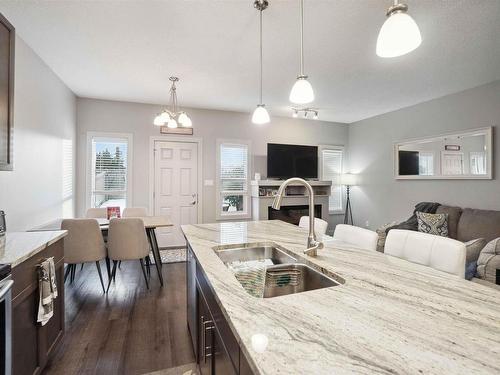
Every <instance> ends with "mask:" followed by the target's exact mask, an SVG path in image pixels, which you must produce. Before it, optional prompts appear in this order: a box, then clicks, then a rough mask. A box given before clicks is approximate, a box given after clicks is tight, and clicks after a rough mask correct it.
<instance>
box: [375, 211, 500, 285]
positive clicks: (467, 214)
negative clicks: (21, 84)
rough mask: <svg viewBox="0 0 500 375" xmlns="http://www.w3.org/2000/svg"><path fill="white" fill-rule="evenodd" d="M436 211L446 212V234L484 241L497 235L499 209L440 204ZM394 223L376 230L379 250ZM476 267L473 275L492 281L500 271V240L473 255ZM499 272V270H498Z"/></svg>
mask: <svg viewBox="0 0 500 375" xmlns="http://www.w3.org/2000/svg"><path fill="white" fill-rule="evenodd" d="M435 213H444V214H448V233H449V237H450V238H453V239H456V240H458V241H462V242H468V241H471V240H475V239H478V238H484V239H485V240H486V244H488V243H489V242H490V241H492V240H494V239H496V238H499V237H500V211H492V210H478V209H473V208H461V207H452V206H446V205H439V207H437V210H436V211H435ZM397 225H398V224H397V223H391V224H387V225H384V226H383V227H381V228H379V229H378V230H377V233H378V234H379V242H378V248H377V250H378V251H382V252H383V248H384V244H385V238H386V234H387V233H386V232H387V229H388V228H392V227H394V226H396V227H397ZM474 257H477V258H476V259H472V260H474V261H476V260H477V263H478V268H477V274H476V277H479V278H481V279H483V280H486V281H489V282H492V283H495V282H496V281H498V280H497V270H500V241H498V244H490V245H489V246H488V245H487V246H486V247H485V248H484V249H483V250H482V251H481V252H480V253H478V254H475V256H474ZM470 260H471V259H468V261H470ZM498 272H500V271H498Z"/></svg>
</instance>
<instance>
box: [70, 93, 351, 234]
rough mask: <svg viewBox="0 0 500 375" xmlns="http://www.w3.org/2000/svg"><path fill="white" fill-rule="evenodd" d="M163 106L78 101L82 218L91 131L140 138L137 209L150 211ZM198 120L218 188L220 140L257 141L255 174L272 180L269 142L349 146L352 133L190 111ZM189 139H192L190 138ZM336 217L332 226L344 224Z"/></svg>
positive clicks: (207, 171) (211, 202) (209, 215)
mask: <svg viewBox="0 0 500 375" xmlns="http://www.w3.org/2000/svg"><path fill="white" fill-rule="evenodd" d="M160 108H161V107H160V106H157V105H150V104H137V103H125V102H117V101H106V100H95V99H84V98H78V99H77V123H78V136H77V138H78V146H77V155H78V156H77V160H78V165H77V171H78V175H77V214H78V215H83V214H84V212H85V191H86V186H85V163H86V156H85V152H86V134H87V132H89V131H102V132H122V133H132V134H133V136H134V161H133V189H132V194H133V197H132V203H133V205H136V206H144V207H148V206H149V152H150V151H149V142H150V137H151V136H160V134H159V129H158V128H157V127H155V126H153V125H152V121H153V118H154V116H155V114H156V113H158V112H159V111H160ZM187 111H188V113H189V115H190V117H191V118H192V120H193V127H194V137H198V138H202V140H203V180H206V179H211V180H214V182H215V174H216V169H215V164H216V160H215V159H216V139H217V138H229V139H245V140H251V141H252V154H253V157H252V166H253V168H252V169H253V171H252V174H251V176H253V174H254V172H260V173H261V174H262V175H263V177H264V176H265V175H266V152H267V143H268V142H278V143H296V144H312V145H318V144H333V145H347V136H348V127H347V125H345V124H337V123H330V122H324V121H311V120H302V119H292V118H282V117H273V118H272V122H271V123H270V124H266V125H254V124H252V123H251V121H250V119H251V114H248V113H239V112H228V111H216V110H203V109H188V110H187ZM187 137H189V136H187ZM215 194H216V192H215V186H204V187H203V221H204V222H214V221H215ZM340 219H341V217H339V215H333V216H332V217H331V222H332V224H333V223H335V222H337V221H338V220H340Z"/></svg>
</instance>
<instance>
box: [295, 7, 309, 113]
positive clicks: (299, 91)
mask: <svg viewBox="0 0 500 375" xmlns="http://www.w3.org/2000/svg"><path fill="white" fill-rule="evenodd" d="M290 101H291V102H292V103H295V104H307V103H311V102H312V101H314V91H313V88H312V86H311V84H310V83H309V81H308V80H307V75H305V74H304V0H300V74H299V75H298V77H297V81H295V84H294V85H293V87H292V91H290Z"/></svg>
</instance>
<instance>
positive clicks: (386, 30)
mask: <svg viewBox="0 0 500 375" xmlns="http://www.w3.org/2000/svg"><path fill="white" fill-rule="evenodd" d="M407 11H408V5H406V4H399V2H398V0H394V5H392V6H391V7H390V8H389V9H387V17H388V18H387V19H386V20H385V22H384V24H383V25H382V28H381V29H380V32H379V34H378V38H377V49H376V52H377V55H378V56H380V57H397V56H402V55H405V54H407V53H409V52H411V51H413V50H414V49H416V48H417V47H418V46H419V45H420V43H422V36H421V35H420V30H419V29H418V25H417V23H416V22H415V21H414V20H413V18H411V17H410V16H409V15H408V13H407Z"/></svg>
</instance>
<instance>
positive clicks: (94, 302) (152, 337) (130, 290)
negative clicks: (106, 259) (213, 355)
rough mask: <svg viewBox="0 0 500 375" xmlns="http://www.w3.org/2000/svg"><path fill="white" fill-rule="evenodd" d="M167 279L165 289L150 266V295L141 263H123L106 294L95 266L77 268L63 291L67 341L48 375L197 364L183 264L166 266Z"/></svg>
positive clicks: (144, 370)
mask: <svg viewBox="0 0 500 375" xmlns="http://www.w3.org/2000/svg"><path fill="white" fill-rule="evenodd" d="M103 269H104V264H103ZM104 277H105V282H107V276H106V275H104ZM163 278H164V281H165V286H164V287H163V288H161V287H160V283H159V281H158V276H157V275H156V270H155V269H154V268H152V269H151V282H150V288H151V289H150V290H149V291H148V290H147V289H146V283H145V282H144V279H143V276H142V273H141V269H140V265H139V262H137V261H134V262H123V263H122V265H121V269H120V270H117V274H116V283H114V284H112V285H111V288H110V289H109V293H108V294H107V295H104V294H103V292H102V288H101V285H100V281H99V277H98V274H97V270H96V267H95V264H90V263H89V264H86V265H85V267H84V269H83V271H80V267H78V268H77V274H76V278H75V281H74V282H73V284H72V285H70V284H69V280H68V283H67V284H66V289H65V292H66V294H65V302H66V334H65V338H64V340H63V342H62V345H61V348H60V350H59V351H58V353H57V354H56V356H55V357H54V358H53V359H52V360H51V361H50V363H49V364H48V366H47V368H46V370H45V372H44V374H46V375H56V374H57V375H59V374H64V375H70V374H82V373H85V374H144V373H149V372H155V371H159V370H166V369H169V368H173V367H178V366H183V365H186V364H190V363H193V362H194V361H195V359H194V354H193V351H192V348H191V344H190V338H189V332H188V329H187V323H186V272H185V263H171V264H164V265H163Z"/></svg>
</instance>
